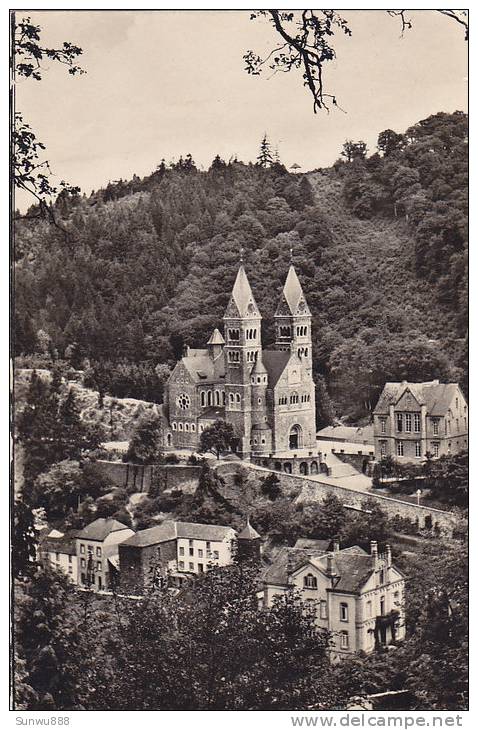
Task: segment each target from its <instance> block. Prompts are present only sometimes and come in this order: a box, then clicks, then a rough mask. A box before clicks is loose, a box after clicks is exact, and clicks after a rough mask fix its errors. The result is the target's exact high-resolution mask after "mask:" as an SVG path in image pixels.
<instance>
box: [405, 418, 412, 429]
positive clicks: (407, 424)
mask: <svg viewBox="0 0 478 730" xmlns="http://www.w3.org/2000/svg"><path fill="white" fill-rule="evenodd" d="M405 431H406V433H411V431H412V414H411V413H405Z"/></svg>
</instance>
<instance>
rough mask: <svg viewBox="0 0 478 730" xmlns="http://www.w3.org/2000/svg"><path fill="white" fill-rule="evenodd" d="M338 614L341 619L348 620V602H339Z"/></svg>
mask: <svg viewBox="0 0 478 730" xmlns="http://www.w3.org/2000/svg"><path fill="white" fill-rule="evenodd" d="M339 615H340V620H341V621H348V620H349V605H348V603H341V604H340V609H339Z"/></svg>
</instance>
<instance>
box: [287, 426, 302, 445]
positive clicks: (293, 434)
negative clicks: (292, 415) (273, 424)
mask: <svg viewBox="0 0 478 730" xmlns="http://www.w3.org/2000/svg"><path fill="white" fill-rule="evenodd" d="M301 447H302V429H301V427H300V426H299V425H295V426H292V428H291V429H290V433H289V449H300V448H301Z"/></svg>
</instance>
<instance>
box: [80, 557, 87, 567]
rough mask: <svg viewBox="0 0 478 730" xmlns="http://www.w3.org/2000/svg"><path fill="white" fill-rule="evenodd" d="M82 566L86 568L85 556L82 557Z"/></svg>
mask: <svg viewBox="0 0 478 730" xmlns="http://www.w3.org/2000/svg"><path fill="white" fill-rule="evenodd" d="M81 567H82V568H86V560H85V559H84V558H81Z"/></svg>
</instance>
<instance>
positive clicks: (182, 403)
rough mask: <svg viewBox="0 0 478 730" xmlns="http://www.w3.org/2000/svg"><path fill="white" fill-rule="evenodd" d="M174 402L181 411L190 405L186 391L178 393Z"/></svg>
mask: <svg viewBox="0 0 478 730" xmlns="http://www.w3.org/2000/svg"><path fill="white" fill-rule="evenodd" d="M176 403H177V405H178V407H179V408H180V409H181V410H182V411H185V410H187V409H188V408H189V406H190V405H191V399H190V397H189V396H188V395H186V393H180V394H179V395H178V397H177V399H176Z"/></svg>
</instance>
